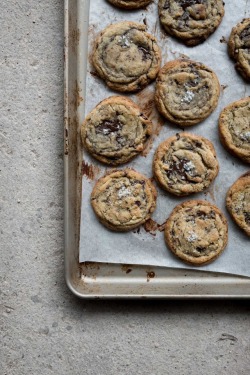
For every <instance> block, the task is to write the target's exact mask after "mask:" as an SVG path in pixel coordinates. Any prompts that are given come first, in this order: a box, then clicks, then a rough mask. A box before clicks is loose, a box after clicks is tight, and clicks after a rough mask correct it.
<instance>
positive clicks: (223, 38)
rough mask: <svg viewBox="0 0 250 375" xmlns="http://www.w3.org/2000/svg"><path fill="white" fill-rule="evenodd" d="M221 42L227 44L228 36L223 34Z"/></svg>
mask: <svg viewBox="0 0 250 375" xmlns="http://www.w3.org/2000/svg"><path fill="white" fill-rule="evenodd" d="M220 43H226V44H227V40H226V38H225V37H224V36H222V37H221V38H220Z"/></svg>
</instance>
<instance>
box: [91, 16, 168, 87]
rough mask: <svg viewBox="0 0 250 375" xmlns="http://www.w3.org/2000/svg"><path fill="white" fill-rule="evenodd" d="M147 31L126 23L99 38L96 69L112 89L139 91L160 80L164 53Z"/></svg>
mask: <svg viewBox="0 0 250 375" xmlns="http://www.w3.org/2000/svg"><path fill="white" fill-rule="evenodd" d="M145 30H146V26H145V25H141V24H139V23H136V22H128V21H124V22H120V23H117V24H114V25H110V26H108V27H107V28H106V29H104V30H103V31H102V32H101V34H100V35H99V36H98V37H97V39H96V41H95V46H94V49H93V55H92V61H93V65H94V67H95V69H96V71H97V74H98V75H99V76H100V77H101V78H102V79H103V80H104V81H105V82H106V84H107V85H108V87H110V88H111V89H113V90H117V91H122V92H132V91H137V90H141V89H142V88H143V87H145V86H146V85H147V84H148V83H149V82H151V81H152V80H154V79H155V78H156V76H157V74H158V71H159V69H160V64H161V52H160V49H159V47H158V45H157V42H156V39H155V38H154V37H153V36H152V35H150V34H148V33H147V32H146V31H145Z"/></svg>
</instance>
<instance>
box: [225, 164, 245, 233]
mask: <svg viewBox="0 0 250 375" xmlns="http://www.w3.org/2000/svg"><path fill="white" fill-rule="evenodd" d="M226 206H227V209H228V211H229V213H230V214H231V216H232V218H233V219H234V221H235V223H236V224H237V225H238V226H239V227H240V228H241V229H243V230H244V232H245V233H246V234H247V235H248V236H250V171H249V172H247V173H245V174H244V175H243V176H241V177H240V178H239V179H238V180H237V181H236V182H235V183H234V184H233V185H232V186H231V187H230V189H229V190H228V192H227V198H226Z"/></svg>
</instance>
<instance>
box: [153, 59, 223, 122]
mask: <svg viewBox="0 0 250 375" xmlns="http://www.w3.org/2000/svg"><path fill="white" fill-rule="evenodd" d="M219 95H220V84H219V81H218V78H217V76H216V74H215V73H214V72H213V71H212V70H211V69H210V68H208V67H206V66H205V65H203V64H201V63H198V62H195V61H191V60H184V59H183V60H182V59H181V60H174V61H170V62H168V63H167V64H165V65H164V66H163V68H162V69H161V70H160V73H159V75H158V77H157V81H156V94H155V102H156V105H157V108H158V110H159V112H160V113H161V114H162V115H163V116H164V117H165V118H166V119H168V120H169V121H171V122H172V123H174V124H177V125H180V126H181V127H185V126H191V125H195V124H198V123H199V122H201V121H203V120H204V119H205V118H207V117H208V116H209V115H210V114H211V113H212V112H213V110H214V109H215V108H216V106H217V104H218V100H219Z"/></svg>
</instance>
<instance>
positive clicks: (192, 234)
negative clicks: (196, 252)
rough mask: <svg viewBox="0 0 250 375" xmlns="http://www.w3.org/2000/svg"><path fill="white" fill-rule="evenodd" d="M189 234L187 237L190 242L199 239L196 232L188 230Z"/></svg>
mask: <svg viewBox="0 0 250 375" xmlns="http://www.w3.org/2000/svg"><path fill="white" fill-rule="evenodd" d="M188 234H189V236H188V238H187V240H188V242H194V241H195V240H197V239H198V236H197V234H196V233H194V232H188Z"/></svg>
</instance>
